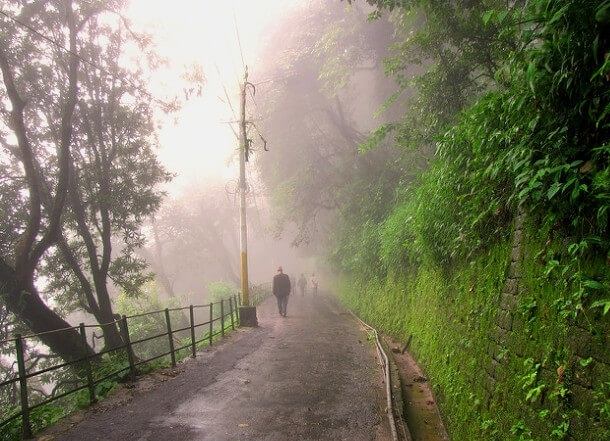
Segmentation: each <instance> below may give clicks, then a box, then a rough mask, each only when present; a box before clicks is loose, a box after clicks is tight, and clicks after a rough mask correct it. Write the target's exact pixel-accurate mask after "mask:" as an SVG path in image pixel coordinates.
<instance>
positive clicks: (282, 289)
mask: <svg viewBox="0 0 610 441" xmlns="http://www.w3.org/2000/svg"><path fill="white" fill-rule="evenodd" d="M289 294H290V277H288V275H287V274H284V273H279V274H276V275H275V276H273V295H274V296H276V297H283V296H287V295H289Z"/></svg>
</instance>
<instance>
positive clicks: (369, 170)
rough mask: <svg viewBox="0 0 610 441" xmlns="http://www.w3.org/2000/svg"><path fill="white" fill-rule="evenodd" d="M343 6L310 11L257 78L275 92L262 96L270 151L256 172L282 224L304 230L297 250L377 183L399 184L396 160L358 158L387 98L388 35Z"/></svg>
mask: <svg viewBox="0 0 610 441" xmlns="http://www.w3.org/2000/svg"><path fill="white" fill-rule="evenodd" d="M344 6H345V5H342V4H340V3H337V4H333V5H332V6H329V5H328V4H326V3H324V4H322V3H314V4H310V5H309V8H308V9H307V10H305V11H300V12H299V13H298V16H296V17H294V18H293V19H292V21H288V22H287V23H285V24H284V26H283V27H282V28H279V29H278V30H277V31H276V32H277V33H278V34H281V35H282V38H281V39H279V38H278V39H273V41H275V42H278V43H277V44H276V45H272V46H271V47H270V48H269V52H270V53H273V54H274V57H273V60H274V61H273V62H270V63H269V64H268V65H267V71H266V72H265V73H264V74H260V77H261V78H271V79H273V83H272V84H273V86H272V88H270V89H269V90H265V91H263V92H262V93H260V94H259V96H262V97H263V98H262V100H264V104H265V105H264V106H260V105H259V106H258V107H259V108H265V110H266V113H265V114H264V115H262V119H263V122H262V123H261V124H260V127H261V131H262V132H263V133H264V134H265V138H266V139H267V140H268V141H269V144H268V145H269V152H268V153H265V155H264V156H261V158H260V160H259V162H258V166H259V169H260V175H261V179H262V180H263V181H264V183H265V185H266V186H267V188H268V189H269V190H270V192H271V197H272V200H273V202H274V203H275V206H276V207H277V208H278V209H279V210H278V212H279V213H280V215H279V218H280V225H285V224H290V223H294V224H296V225H297V226H298V233H297V236H296V237H295V238H294V240H293V244H294V245H299V244H302V243H307V242H310V241H311V240H312V238H314V237H316V234H317V233H316V232H317V231H318V230H319V229H322V230H326V229H327V228H329V225H330V223H329V222H332V219H336V215H337V214H338V213H342V214H346V213H347V212H349V211H350V208H348V207H352V208H354V205H352V204H355V203H356V202H355V201H354V197H353V195H354V194H358V193H360V192H366V191H367V190H368V188H369V182H370V180H371V177H372V176H374V177H379V176H380V175H382V176H385V177H387V178H388V180H389V179H392V178H393V177H395V174H394V172H395V170H396V169H397V168H393V167H388V164H394V161H395V160H397V159H398V157H399V155H400V154H399V153H398V152H396V151H392V150H383V149H380V150H379V151H378V152H375V153H370V154H360V146H361V144H362V143H363V142H364V141H365V140H366V130H367V125H370V122H369V120H370V118H371V117H372V116H373V114H374V112H375V110H376V108H375V107H372V106H371V102H378V103H381V102H382V101H383V98H381V96H384V94H385V92H386V91H387V83H386V82H385V81H384V79H385V78H384V75H383V69H382V66H381V65H380V62H381V59H382V58H383V56H384V55H385V48H386V47H387V45H388V44H389V42H390V41H391V27H389V26H387V23H381V22H379V23H375V24H374V25H370V26H367V22H366V14H365V13H364V12H363V11H362V10H360V9H358V8H356V7H353V8H351V9H350V10H349V11H345V7H344ZM278 46H279V47H278ZM277 54H280V55H279V56H278V55H277ZM268 58H269V59H271V57H268ZM380 170H384V172H385V173H379V172H380ZM381 193H384V190H382V191H381ZM381 193H379V194H381ZM386 196H389V197H391V194H385V193H384V198H385V197H386ZM326 231H329V230H326Z"/></svg>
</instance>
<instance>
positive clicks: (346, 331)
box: [37, 293, 391, 441]
mask: <svg viewBox="0 0 610 441" xmlns="http://www.w3.org/2000/svg"><path fill="white" fill-rule="evenodd" d="M257 315H258V322H259V326H258V327H254V328H240V329H237V330H235V331H233V332H232V333H230V334H229V335H228V336H227V337H225V338H224V339H223V340H222V341H219V343H218V344H215V345H214V347H213V348H208V349H207V350H205V351H202V352H201V353H200V354H198V356H197V358H196V359H188V360H186V361H184V362H183V363H180V364H179V366H178V367H177V368H175V369H167V370H165V371H163V372H162V373H161V374H160V373H157V374H155V375H153V376H151V377H149V379H146V378H142V379H138V381H136V385H135V386H132V387H131V388H130V387H125V388H123V389H122V390H121V391H120V392H119V393H117V394H116V396H114V397H112V398H109V399H107V400H104V401H102V402H100V403H98V404H96V405H94V406H93V407H91V408H90V409H88V410H86V411H84V412H81V413H79V414H78V415H75V416H74V417H70V418H67V419H66V420H65V421H63V422H62V423H60V424H58V425H57V426H55V427H52V428H50V429H49V430H47V431H45V432H43V433H41V434H40V435H39V436H38V437H37V439H38V440H39V441H51V440H54V441H77V440H78V441H80V440H89V441H93V440H104V441H119V440H120V441H126V440H134V441H136V440H137V441H156V440H159V441H178V440H180V441H182V440H184V441H186V440H192V441H208V440H209V441H223V440H226V441H238V440H240V441H254V440H256V441H285V440H316V441H323V440H333V441H339V440H350V441H389V440H390V439H391V437H390V430H389V428H388V423H387V415H386V414H385V403H386V401H385V395H384V391H385V388H384V384H383V373H382V370H381V367H380V366H379V364H378V362H377V359H376V351H375V347H374V344H373V342H372V341H369V340H368V339H367V335H366V333H365V331H364V330H363V329H362V328H361V327H360V326H359V324H358V322H357V321H356V320H355V319H354V318H353V317H352V316H351V315H350V314H349V313H347V312H346V311H344V310H342V309H341V308H340V307H339V306H338V305H337V303H336V302H335V301H333V300H332V299H331V298H329V297H327V296H325V295H323V293H320V295H318V296H317V297H312V296H307V295H305V297H301V296H300V295H298V294H293V295H291V296H290V301H289V303H288V314H287V316H286V317H282V316H280V315H279V314H278V312H277V306H276V303H275V299H274V298H273V297H271V298H269V299H267V300H266V301H265V302H264V303H263V304H262V305H261V306H259V307H258V308H257ZM163 374H165V375H163ZM151 378H153V380H151ZM143 384H144V385H146V386H145V387H143V386H142V385H143Z"/></svg>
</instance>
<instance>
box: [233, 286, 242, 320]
mask: <svg viewBox="0 0 610 441" xmlns="http://www.w3.org/2000/svg"><path fill="white" fill-rule="evenodd" d="M240 300H241V299H240V298H239V293H237V294H233V302H234V303H235V310H236V311H237V314H235V315H237V326H239V325H240V323H241V322H240V318H239V306H240V305H241V301H240Z"/></svg>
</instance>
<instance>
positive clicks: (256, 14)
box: [129, 0, 305, 191]
mask: <svg viewBox="0 0 610 441" xmlns="http://www.w3.org/2000/svg"><path fill="white" fill-rule="evenodd" d="M304 2H305V0H256V1H254V0H222V1H219V0H174V1H164V2H154V1H150V0H131V2H130V10H129V15H130V16H131V17H132V19H133V20H134V21H135V22H136V26H138V27H140V26H142V28H143V29H146V30H147V31H149V32H153V33H154V35H155V37H156V40H157V44H158V45H159V52H160V53H161V54H162V55H164V56H166V57H169V58H170V60H171V63H172V69H171V71H170V72H167V73H165V74H164V75H163V76H162V77H160V81H162V82H163V83H165V85H166V87H168V90H171V88H172V87H175V88H176V89H178V90H177V91H176V92H180V90H181V87H182V86H181V85H180V82H179V81H178V82H176V83H174V81H175V80H179V77H180V74H181V73H182V72H183V71H184V70H185V67H187V66H189V65H192V64H193V63H197V64H200V65H201V66H203V68H204V73H205V76H206V80H207V84H206V86H205V88H204V89H203V94H202V96H201V97H200V98H196V99H192V100H190V101H188V102H187V103H186V105H185V107H184V109H183V110H182V111H181V112H180V113H179V115H178V116H177V120H176V122H174V121H171V122H168V123H167V124H166V125H165V128H164V129H163V131H162V132H161V134H160V135H161V136H160V141H161V144H162V149H161V151H159V152H158V154H159V158H160V160H161V161H162V162H163V163H164V164H165V165H166V166H167V167H168V168H169V169H170V170H171V171H173V172H176V173H178V174H179V177H178V178H176V179H175V184H174V187H173V188H174V189H178V190H177V191H179V189H180V188H181V187H184V186H185V185H186V184H187V182H190V181H193V180H195V181H199V182H202V183H207V182H209V181H210V180H220V181H221V182H227V181H229V180H231V179H236V178H237V177H238V165H237V159H236V156H235V151H236V149H237V148H238V141H237V139H236V138H235V135H234V133H233V131H232V130H231V127H230V125H229V124H228V123H227V121H231V120H234V119H235V116H234V115H233V113H232V111H231V108H230V106H229V104H228V103H227V102H226V99H225V96H224V92H223V85H224V86H225V87H226V88H227V89H228V91H229V94H230V95H231V97H232V98H233V102H232V104H233V108H234V110H235V112H239V104H238V102H237V98H238V94H239V92H238V91H239V83H240V82H241V81H243V74H244V69H243V65H244V63H245V64H246V65H254V64H255V63H256V58H257V56H258V55H259V53H260V50H261V49H262V46H263V44H264V43H265V39H266V38H267V37H266V35H267V34H266V30H267V29H268V28H269V27H270V26H272V24H273V23H274V22H275V21H277V20H280V19H281V18H282V17H283V16H284V15H285V14H286V13H288V12H289V11H291V10H292V9H294V8H296V7H297V6H298V5H301V4H304ZM238 35H239V38H238ZM240 42H241V50H240ZM242 55H243V61H242ZM249 80H250V81H253V82H256V80H257V79H255V78H252V77H250V78H249ZM152 92H153V93H155V91H152ZM234 127H235V129H237V126H236V125H234ZM231 158H232V159H233V161H232V162H231ZM230 162H231V163H230ZM229 163H230V164H229Z"/></svg>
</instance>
